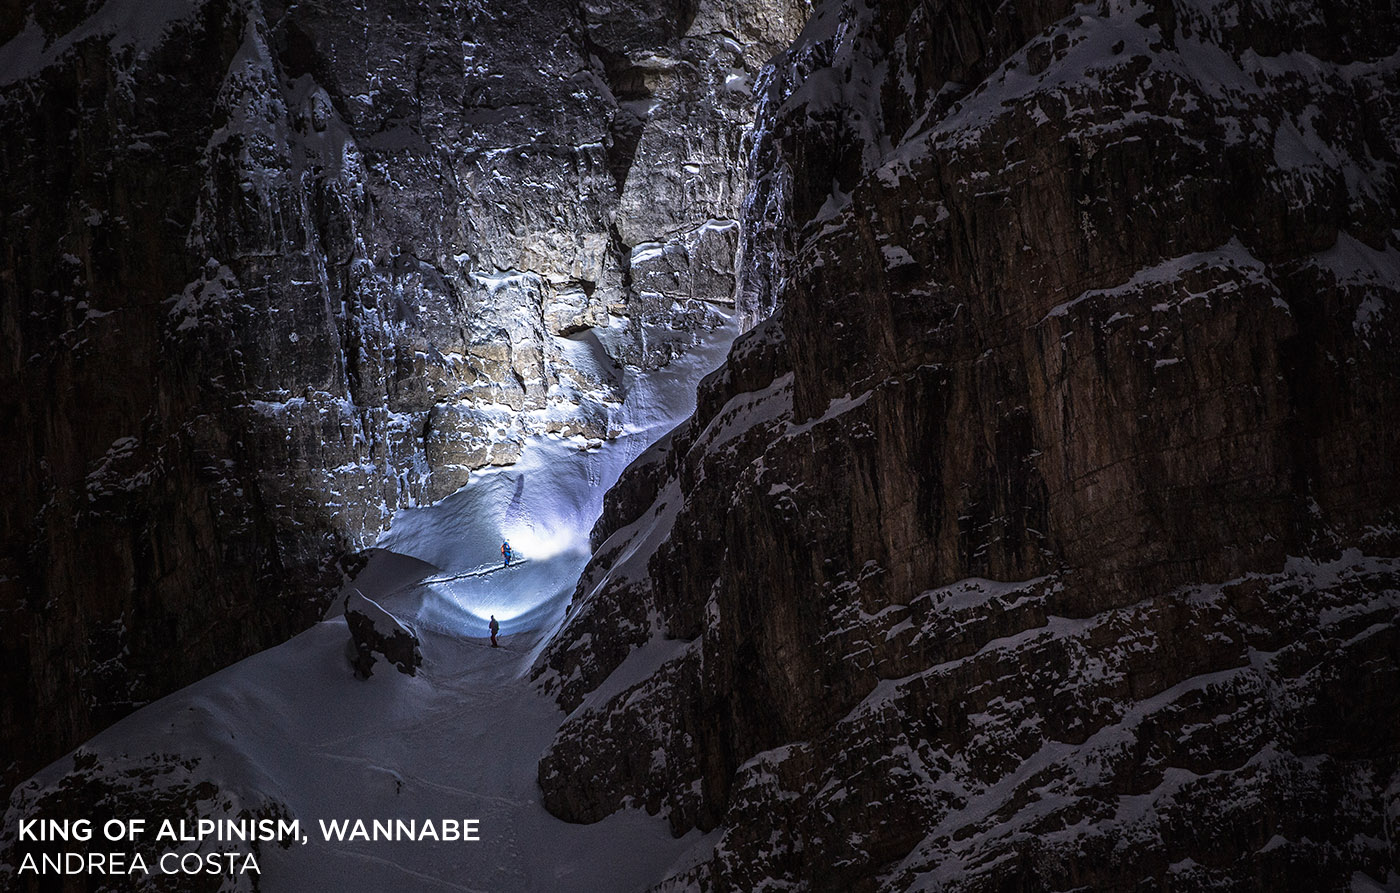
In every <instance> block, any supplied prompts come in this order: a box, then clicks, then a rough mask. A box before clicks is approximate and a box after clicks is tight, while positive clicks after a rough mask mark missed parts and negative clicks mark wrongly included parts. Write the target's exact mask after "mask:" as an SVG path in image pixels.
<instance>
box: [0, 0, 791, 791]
mask: <svg viewBox="0 0 1400 893" xmlns="http://www.w3.org/2000/svg"><path fill="white" fill-rule="evenodd" d="M801 13H802V9H801V4H800V3H781V2H780V3H764V4H757V3H753V4H750V3H742V2H740V3H705V4H699V5H698V6H697V5H691V4H681V5H679V6H674V7H666V6H662V7H655V6H653V5H647V4H630V5H629V4H616V3H613V4H592V3H588V2H565V0H550V2H543V3H537V4H532V5H531V7H530V9H529V12H528V14H524V13H523V11H522V10H520V9H518V8H517V6H516V5H514V4H504V3H503V4H495V5H494V6H493V5H490V4H486V5H483V4H468V5H463V4H447V5H443V4H434V3H427V2H418V0H406V2H401V0H373V2H369V3H361V4H358V5H356V6H355V7H354V9H353V10H351V9H349V8H347V7H346V6H345V5H344V4H339V3H324V2H303V3H297V4H286V3H281V2H273V0H267V2H254V0H204V2H196V3H190V4H144V3H140V2H136V0H108V2H106V3H91V2H43V3H31V4H29V6H28V7H26V8H24V9H21V10H18V11H17V12H15V13H14V14H9V13H7V14H3V15H0V44H3V46H0V81H3V84H0V86H3V90H4V93H3V99H0V104H3V113H4V114H3V116H4V120H5V122H6V125H7V126H6V127H5V128H4V129H3V130H4V132H3V134H0V174H2V175H3V182H4V184H5V185H4V187H3V191H2V192H0V194H3V196H4V199H3V207H0V211H2V212H3V213H0V234H3V236H4V245H5V249H4V250H5V255H4V259H3V266H0V295H2V296H3V301H0V334H3V344H4V349H3V351H0V421H3V424H2V425H0V432H3V433H0V447H3V450H4V452H5V454H6V456H7V457H8V461H7V462H6V464H5V465H4V466H3V468H2V469H0V489H3V492H4V494H5V495H4V499H3V520H2V521H0V652H3V654H4V668H3V677H0V685H3V687H4V688H5V689H6V690H7V692H8V693H9V694H7V696H6V698H4V699H3V701H0V729H3V732H0V742H3V745H2V746H3V752H4V753H6V754H13V755H14V756H13V761H12V762H11V761H9V759H8V758H7V761H6V765H4V766H0V772H2V773H3V775H0V777H2V778H3V779H4V781H5V782H12V781H13V780H15V779H16V778H17V777H21V776H22V775H23V774H24V773H25V771H26V770H31V769H33V768H35V767H36V765H37V764H38V762H39V761H42V760H44V759H48V758H52V757H54V756H56V755H58V754H60V753H62V752H64V751H65V750H68V749H69V748H71V747H72V746H73V745H75V744H76V743H77V742H79V741H81V740H83V739H84V738H86V737H88V736H89V735H91V734H92V733H93V732H95V731H96V730H97V729H99V728H101V727H102V726H104V725H106V724H108V723H110V722H111V721H113V720H115V719H116V718H118V717H120V716H121V715H124V714H125V713H127V712H129V711H130V710H131V709H133V708H134V707H136V706H139V705H140V704H142V703H145V702H147V701H149V700H151V699H152V698H155V697H157V696H159V695H161V694H164V693H166V692H169V691H171V690H172V689H174V688H176V687H179V686H180V685H182V684H185V683H187V682H189V681H191V680H193V679H195V678H198V677H200V676H203V675H206V674H208V673H210V672H212V671H214V670H215V669H218V668H219V667H221V666H224V665H226V664H227V663H229V662H231V661H233V660H235V659H237V658H238V657H241V656H243V655H246V654H248V653H250V652H252V651H254V650H257V649H258V648H261V647H265V646H267V645H269V644H272V643H275V642H277V641H280V640H281V639H283V638H285V637H286V636H287V635H289V634H290V633H292V632H294V631H296V630H297V629H299V628H301V627H304V626H305V625H306V624H308V623H310V622H312V621H313V620H314V619H316V618H318V617H319V616H320V614H321V612H322V610H323V609H324V607H325V603H326V601H327V599H328V598H329V593H331V592H333V591H334V590H335V588H336V587H337V586H338V585H339V583H340V582H341V580H342V578H343V568H342V567H341V560H342V557H343V556H345V555H347V554H353V553H355V552H358V551H359V550H361V549H363V548H364V547H365V546H367V545H369V544H371V543H372V542H373V541H374V540H375V538H376V537H377V536H378V535H379V533H380V532H381V531H382V530H383V528H384V527H385V525H386V524H387V523H388V519H389V518H390V517H391V516H392V514H393V512H394V511H395V510H396V509H397V508H400V507H402V506H405V505H411V504H414V503H416V502H419V501H422V500H431V499H436V498H438V497H440V496H442V495H444V494H446V493H449V492H451V491H453V490H454V489H456V488H457V487H458V486H460V485H461V484H462V483H463V482H464V481H465V480H466V478H467V476H468V475H469V474H470V473H471V471H472V470H474V469H477V468H480V467H482V466H485V465H489V464H501V463H509V462H512V461H514V459H515V458H516V457H517V456H518V454H519V451H520V448H521V444H522V443H523V438H524V437H525V436H527V435H529V434H534V433H551V432H552V433H557V434H561V435H564V436H581V437H586V438H603V437H608V436H611V435H612V434H613V433H615V432H614V426H613V424H612V420H611V415H610V414H611V412H612V410H613V409H614V408H615V407H616V406H617V404H618V402H619V401H620V399H621V397H622V391H621V389H622V387H623V385H622V382H623V376H622V374H621V370H622V369H623V368H624V367H625V366H626V365H627V364H634V365H635V364H649V365H658V364H663V363H665V362H667V361H668V360H669V358H670V357H671V356H672V355H674V354H675V353H676V352H677V351H683V350H685V349H686V348H687V346H688V345H689V344H690V343H691V340H692V339H693V338H694V337H695V335H696V333H697V332H699V331H700V330H702V329H704V328H706V327H709V326H711V325H713V324H714V323H715V322H716V320H717V317H716V313H715V306H716V305H724V304H728V303H732V300H733V291H734V275H733V256H734V251H735V250H736V243H737V228H738V227H737V218H738V216H739V213H740V202H741V200H742V198H743V195H744V192H745V189H744V175H743V167H742V161H741V160H742V151H741V142H742V140H743V139H744V134H745V133H746V131H747V128H748V126H749V122H750V121H751V119H752V105H753V96H752V90H751V83H752V79H753V77H754V76H755V75H756V73H757V71H758V69H759V67H760V65H761V64H762V62H763V61H764V60H766V59H767V58H768V57H769V56H771V55H772V53H774V52H775V51H776V50H777V49H779V48H780V47H782V46H784V45H786V43H787V42H788V41H789V40H791V38H792V37H793V35H794V34H795V29H796V27H797V26H798V25H799V24H800V18H801Z"/></svg>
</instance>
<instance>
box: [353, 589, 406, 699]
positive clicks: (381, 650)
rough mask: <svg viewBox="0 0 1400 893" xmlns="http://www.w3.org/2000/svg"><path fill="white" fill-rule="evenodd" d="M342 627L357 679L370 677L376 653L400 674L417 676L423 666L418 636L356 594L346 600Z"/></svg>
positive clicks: (371, 602) (391, 615)
mask: <svg viewBox="0 0 1400 893" xmlns="http://www.w3.org/2000/svg"><path fill="white" fill-rule="evenodd" d="M345 624H346V625H347V626H349V627H350V646H351V647H350V650H349V652H348V653H349V654H350V664H351V665H352V666H353V667H354V668H355V675H356V676H358V677H360V678H361V679H368V678H369V677H370V676H371V675H373V672H374V671H373V669H372V668H373V667H374V663H375V660H374V655H375V654H376V653H377V654H381V655H383V656H384V659H385V660H387V661H388V662H389V663H391V664H393V665H394V666H395V667H397V668H398V671H399V672H400V673H406V674H408V675H409V676H416V675H418V668H419V667H421V666H422V665H423V651H422V647H421V645H422V643H421V642H419V640H418V635H417V634H416V633H415V632H414V631H413V629H412V628H411V627H409V626H408V625H407V624H405V623H404V622H403V621H402V620H400V619H398V618H397V617H395V616H394V615H393V614H390V613H389V612H388V611H386V610H384V609H383V608H381V607H380V606H379V604H378V603H377V602H375V601H374V600H373V599H369V598H366V597H365V596H364V595H362V594H361V593H359V592H352V593H350V594H349V595H347V596H345Z"/></svg>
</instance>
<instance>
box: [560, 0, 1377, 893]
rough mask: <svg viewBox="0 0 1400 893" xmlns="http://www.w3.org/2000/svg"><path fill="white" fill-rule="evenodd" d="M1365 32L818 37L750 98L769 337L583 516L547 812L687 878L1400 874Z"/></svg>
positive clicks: (1364, 13) (1232, 879) (1336, 881)
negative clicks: (587, 530) (590, 518)
mask: <svg viewBox="0 0 1400 893" xmlns="http://www.w3.org/2000/svg"><path fill="white" fill-rule="evenodd" d="M1368 10H1369V7H1366V6H1364V4H1349V3H1342V4H1335V3H1303V4H1294V5H1292V6H1290V7H1289V10H1288V12H1287V14H1275V12H1277V11H1276V10H1273V8H1272V7H1269V8H1268V9H1265V8H1264V7H1263V6H1261V5H1255V4H1248V3H1246V4H1217V3H1212V2H1209V0H1201V2H1197V0H1178V2H1168V3H1135V2H1110V3H1103V4H1098V5H1089V6H1083V5H1080V6H1074V5H1072V4H1069V3H1060V2H1037V0H1030V2H1024V3H1011V4H1003V5H1001V6H983V5H979V4H976V3H951V4H930V3H925V2H890V3H880V4H865V3H858V2H841V0H834V2H829V3H825V4H822V5H821V6H820V7H819V9H818V10H817V12H816V13H815V14H814V17H813V20H812V21H811V22H810V23H809V24H808V26H807V28H806V29H805V31H804V33H803V35H802V37H801V38H800V39H799V40H798V41H797V42H796V43H795V44H794V46H793V48H792V49H791V50H789V51H788V52H787V53H785V54H783V55H781V56H780V57H778V58H777V59H775V60H774V63H773V66H772V68H771V69H770V71H769V73H768V74H767V76H766V88H765V89H764V90H763V92H762V99H761V100H760V107H759V121H758V124H757V130H756V132H757V133H758V140H757V144H756V146H755V150H754V155H753V159H754V171H753V172H754V178H755V182H756V187H755V190H754V192H753V193H752V195H751V198H750V201H749V204H748V216H747V217H746V218H745V227H744V236H743V240H744V244H743V246H742V248H741V250H742V251H743V256H744V264H743V266H742V268H741V270H740V275H741V280H742V281H741V284H740V298H741V309H743V310H745V311H746V312H747V313H749V314H751V315H752V316H754V317H762V316H764V315H765V314H766V313H768V312H769V311H770V310H776V313H775V314H774V315H773V316H772V317H771V318H769V319H768V320H767V322H765V323H763V324H762V325H760V326H758V327H757V328H756V329H755V330H754V331H752V332H750V333H749V334H748V335H746V336H744V337H743V338H741V339H740V341H738V342H737V343H736V344H735V347H734V350H733V352H732V354H731V357H730V359H729V362H728V364H727V365H726V366H725V367H724V368H722V369H721V370H720V371H718V372H716V373H715V374H714V375H712V376H711V377H710V378H709V379H708V380H707V381H706V382H705V384H704V385H703V386H702V388H701V393H700V400H699V408H698V409H697V411H696V413H695V416H694V417H693V418H692V419H691V420H690V421H689V422H688V423H687V424H686V425H684V426H682V427H681V428H679V429H678V430H677V431H676V432H674V433H673V435H672V436H671V438H670V441H669V443H668V445H667V447H666V448H665V449H663V450H659V451H657V452H656V453H655V454H652V455H648V456H644V457H643V459H642V460H641V461H640V462H639V464H638V466H637V467H636V468H634V469H633V470H631V471H629V472H628V474H627V475H625V476H624V478H623V480H622V481H621V483H620V484H619V487H618V491H617V492H616V493H614V494H613V495H611V496H610V497H609V500H608V510H607V511H606V512H605V515H604V519H603V522H602V523H601V524H600V526H599V528H598V529H597V530H596V531H595V539H596V541H597V543H598V549H597V553H596V555H595V556H594V559H593V561H592V563H591V564H590V566H589V568H588V569H587V570H586V572H585V574H584V577H583V579H582V580H581V581H580V584H579V587H578V589H577V591H576V593H575V596H574V602H573V606H572V609H571V611H570V615H569V618H570V619H569V623H568V625H567V627H566V628H565V629H564V630H563V632H562V634H561V635H560V636H559V638H558V639H557V640H556V641H555V642H554V643H553V644H552V645H551V647H550V648H549V649H548V650H547V651H546V652H545V653H544V654H543V655H542V657H541V659H540V663H539V665H538V668H537V676H538V678H539V679H540V680H541V683H542V685H543V686H544V688H545V689H546V690H547V691H549V692H552V693H553V694H555V695H556V696H557V698H558V700H559V703H560V705H561V707H562V708H563V709H565V710H566V711H569V713H570V715H569V717H568V719H567V720H566V721H565V723H564V725H563V726H562V728H561V729H560V731H559V733H558V735H557V737H556V739H555V741H554V743H553V745H552V746H551V748H550V749H549V751H548V752H547V753H546V754H545V755H544V758H543V759H542V760H541V762H540V766H539V778H540V783H541V786H542V788H543V790H544V802H545V804H546V806H547V808H549V809H550V810H552V811H553V812H554V813H555V814H556V815H560V816H563V817H566V818H570V819H574V820H580V821H592V820H596V819H598V818H600V817H602V816H604V815H607V814H610V813H612V812H614V811H615V810H617V809H620V808H623V807H625V806H644V807H646V808H647V809H649V810H653V811H657V812H660V813H663V814H665V815H666V816H667V817H668V818H669V820H670V822H671V825H672V827H673V829H674V830H675V831H676V832H677V833H681V832H684V831H686V830H688V829H690V828H693V827H699V828H701V829H705V830H709V829H717V832H716V833H718V834H719V835H720V836H719V841H718V843H717V844H716V847H715V849H714V852H713V854H712V855H711V856H710V857H709V858H707V859H705V860H702V862H701V864H700V865H698V866H696V867H694V868H692V869H688V870H687V871H686V872H684V873H683V874H681V875H679V876H677V877H675V878H673V879H672V880H671V881H670V882H669V883H668V884H667V885H663V888H664V889H667V890H690V889H754V888H757V887H759V886H761V885H763V884H767V885H769V886H771V887H773V888H776V889H804V890H805V889H813V890H833V891H835V890H841V891H850V890H904V889H920V890H930V889H932V890H950V891H951V890H1070V889H1114V890H1130V889H1142V888H1144V887H1149V886H1151V887H1153V888H1154V889H1155V888H1157V887H1161V888H1164V889H1174V890H1207V889H1290V890H1317V889H1344V888H1348V887H1350V886H1352V885H1353V884H1356V885H1360V886H1363V887H1365V886H1367V885H1373V886H1385V885H1387V884H1388V885H1391V886H1393V885H1394V883H1395V878H1396V877H1397V876H1400V873H1398V872H1400V850H1397V848H1396V845H1395V843H1394V841H1395V840H1396V838H1395V836H1394V833H1393V826H1394V818H1393V816H1394V815H1395V813H1394V810H1395V808H1396V796H1397V794H1396V792H1397V791H1400V729H1397V726H1396V722H1395V717H1396V716H1397V714H1400V687H1396V686H1395V685H1393V680H1396V679H1400V657H1398V656H1397V655H1400V625H1397V622H1396V618H1397V616H1400V578H1397V569H1398V568H1397V561H1396V557H1395V556H1396V555H1397V553H1400V539H1397V531H1400V514H1397V512H1398V511H1400V509H1397V507H1398V506H1400V474H1397V468H1400V440H1398V439H1397V435H1396V431H1397V430H1400V429H1397V427H1396V424H1395V414H1396V407H1397V406H1400V324H1398V321H1397V318H1396V317H1395V316H1394V309H1393V308H1395V307H1396V305H1397V298H1400V242H1397V235H1396V234H1397V232H1400V216H1398V214H1400V212H1397V209H1400V183H1397V181H1396V179H1395V177H1394V173H1393V171H1394V166H1395V165H1396V164H1397V162H1400V105H1398V104H1397V102H1396V99H1395V97H1396V96H1400V80H1397V73H1396V69H1395V68H1394V66H1393V64H1392V60H1393V59H1394V56H1395V53H1396V52H1397V50H1400V28H1397V21H1396V19H1395V18H1394V16H1392V15H1388V14H1387V15H1381V16H1373V15H1371V13H1370V12H1369V11H1368ZM638 667H643V668H646V667H654V668H655V669H654V670H650V671H648V672H637V671H636V670H637V668H638ZM639 754H649V755H650V756H649V757H647V758H644V759H638V755H639Z"/></svg>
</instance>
